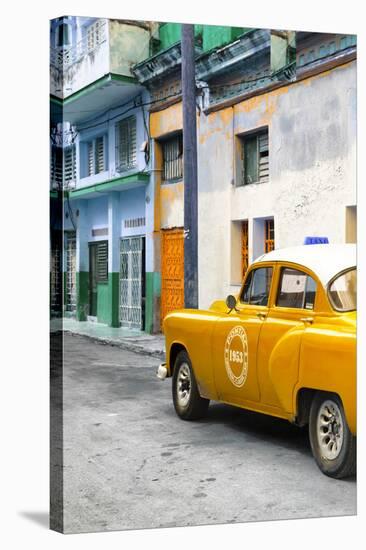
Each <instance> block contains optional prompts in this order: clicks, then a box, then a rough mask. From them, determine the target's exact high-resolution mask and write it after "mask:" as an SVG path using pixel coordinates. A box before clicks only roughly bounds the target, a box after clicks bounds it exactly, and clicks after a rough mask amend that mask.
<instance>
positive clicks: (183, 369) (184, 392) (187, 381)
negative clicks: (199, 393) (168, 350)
mask: <svg viewBox="0 0 366 550" xmlns="http://www.w3.org/2000/svg"><path fill="white" fill-rule="evenodd" d="M190 395H191V371H190V370H189V366H188V365H187V363H182V364H181V366H180V367H179V372H178V377H177V397H178V403H179V405H181V406H182V407H185V406H186V405H187V403H188V401H189V396H190Z"/></svg>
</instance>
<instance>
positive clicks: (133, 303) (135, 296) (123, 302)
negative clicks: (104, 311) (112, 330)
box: [119, 237, 144, 329]
mask: <svg viewBox="0 0 366 550" xmlns="http://www.w3.org/2000/svg"><path fill="white" fill-rule="evenodd" d="M143 249H144V238H143V237H129V238H124V239H121V249H120V315H119V318H120V323H121V326H127V327H134V328H138V329H141V328H142V297H143V289H142V284H143V277H142V272H143Z"/></svg>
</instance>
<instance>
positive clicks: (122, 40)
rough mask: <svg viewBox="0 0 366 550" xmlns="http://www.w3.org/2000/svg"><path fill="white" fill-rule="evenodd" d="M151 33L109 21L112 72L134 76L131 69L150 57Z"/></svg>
mask: <svg viewBox="0 0 366 550" xmlns="http://www.w3.org/2000/svg"><path fill="white" fill-rule="evenodd" d="M149 47H150V32H149V30H148V29H144V28H142V27H138V26H135V25H126V24H123V23H122V22H120V21H117V20H112V21H109V58H110V72H111V73H114V74H119V75H123V76H132V73H131V67H132V65H134V64H135V63H139V62H140V61H142V60H143V59H146V58H148V57H149V53H150V52H149Z"/></svg>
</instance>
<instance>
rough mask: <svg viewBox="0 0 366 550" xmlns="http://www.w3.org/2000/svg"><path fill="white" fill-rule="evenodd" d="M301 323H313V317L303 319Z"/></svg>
mask: <svg viewBox="0 0 366 550" xmlns="http://www.w3.org/2000/svg"><path fill="white" fill-rule="evenodd" d="M300 321H303V322H304V323H310V324H311V323H313V322H314V319H313V318H312V317H301V319H300Z"/></svg>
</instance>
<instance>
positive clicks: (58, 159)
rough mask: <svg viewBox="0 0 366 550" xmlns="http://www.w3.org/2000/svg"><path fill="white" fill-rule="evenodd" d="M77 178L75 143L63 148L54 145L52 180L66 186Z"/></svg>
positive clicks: (58, 184)
mask: <svg viewBox="0 0 366 550" xmlns="http://www.w3.org/2000/svg"><path fill="white" fill-rule="evenodd" d="M75 180H76V151H75V144H73V145H70V146H68V147H65V148H62V147H57V146H54V147H53V148H52V154H51V181H52V183H53V184H54V185H57V186H60V187H62V186H63V187H65V186H67V185H69V184H70V183H71V182H73V181H75Z"/></svg>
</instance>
